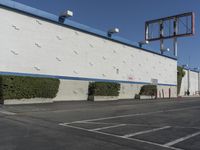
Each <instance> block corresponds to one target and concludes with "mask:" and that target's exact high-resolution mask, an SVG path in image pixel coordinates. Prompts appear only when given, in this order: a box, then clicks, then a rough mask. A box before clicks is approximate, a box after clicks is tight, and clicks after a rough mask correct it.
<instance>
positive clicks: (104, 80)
mask: <svg viewBox="0 0 200 150" xmlns="http://www.w3.org/2000/svg"><path fill="white" fill-rule="evenodd" d="M0 75H13V76H26V77H27V76H28V77H40V78H54V79H63V80H77V81H96V82H117V83H128V84H151V83H150V82H135V81H125V80H110V79H98V78H85V77H70V76H58V75H45V74H30V73H18V72H2V71H0ZM158 85H161V86H177V85H175V84H163V83H159V84H158Z"/></svg>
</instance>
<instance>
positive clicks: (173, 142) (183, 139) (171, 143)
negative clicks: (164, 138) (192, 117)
mask: <svg viewBox="0 0 200 150" xmlns="http://www.w3.org/2000/svg"><path fill="white" fill-rule="evenodd" d="M197 135H200V132H197V133H194V134H191V135H188V136H185V137H182V138H180V139H176V140H174V141H172V142H169V143H166V144H165V146H173V145H175V144H178V143H180V142H183V141H185V140H188V139H190V138H193V137H195V136H197Z"/></svg>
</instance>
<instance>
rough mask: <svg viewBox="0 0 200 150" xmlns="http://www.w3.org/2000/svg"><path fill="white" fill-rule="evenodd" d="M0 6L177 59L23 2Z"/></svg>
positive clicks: (3, 1) (2, 2)
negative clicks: (59, 20)
mask: <svg viewBox="0 0 200 150" xmlns="http://www.w3.org/2000/svg"><path fill="white" fill-rule="evenodd" d="M0 6H2V7H6V8H10V9H12V10H14V11H17V12H21V13H24V14H25V15H29V16H34V17H39V18H41V19H44V20H46V21H49V22H53V23H55V24H57V25H62V26H65V27H70V28H73V29H76V30H79V31H81V32H85V33H88V34H92V35H95V36H98V37H101V38H104V39H107V40H111V41H114V42H117V43H120V44H124V45H127V46H130V47H133V48H137V49H140V50H143V51H146V52H149V53H153V54H156V55H159V56H162V57H166V58H169V59H173V60H177V57H174V56H169V55H161V54H160V53H158V52H156V51H155V50H153V49H150V48H148V49H145V48H140V47H138V43H136V42H132V41H130V40H127V39H125V38H122V37H118V36H112V37H111V38H110V37H108V36H107V33H106V32H103V31H101V30H98V29H94V28H91V27H89V26H86V25H83V24H80V23H77V22H74V21H71V20H65V22H64V24H61V23H59V22H58V16H56V15H53V14H50V13H48V12H45V11H42V10H39V9H36V8H32V7H30V6H26V5H24V4H21V3H18V2H15V1H11V0H0Z"/></svg>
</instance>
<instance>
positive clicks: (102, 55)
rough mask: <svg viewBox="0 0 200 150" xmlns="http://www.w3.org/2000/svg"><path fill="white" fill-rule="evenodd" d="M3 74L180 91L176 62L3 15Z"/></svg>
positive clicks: (3, 12) (8, 13)
mask: <svg viewBox="0 0 200 150" xmlns="http://www.w3.org/2000/svg"><path fill="white" fill-rule="evenodd" d="M0 17H1V24H0V41H1V45H0V51H1V56H0V63H1V65H0V71H2V72H19V73H31V74H44V75H59V76H67V77H81V78H82V77H84V78H95V79H108V80H123V81H134V82H148V83H150V82H151V79H152V78H153V79H158V82H159V83H162V84H173V85H176V75H175V74H176V65H177V62H176V60H172V59H169V58H166V57H162V56H160V55H157V54H153V53H149V52H146V51H143V50H140V49H138V48H133V47H129V46H125V45H122V44H119V43H117V42H113V41H110V40H106V39H102V38H100V37H97V36H93V35H90V34H86V33H83V32H80V31H75V30H73V29H70V28H67V27H63V26H59V25H56V24H53V23H50V22H47V21H43V20H40V19H36V18H33V17H30V16H26V15H23V14H19V13H16V12H13V11H10V10H6V9H3V8H1V9H0Z"/></svg>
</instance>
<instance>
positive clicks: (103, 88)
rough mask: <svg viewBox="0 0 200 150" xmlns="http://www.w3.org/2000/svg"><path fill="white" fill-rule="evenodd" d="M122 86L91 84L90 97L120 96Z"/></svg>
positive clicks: (106, 83) (104, 83) (117, 84)
mask: <svg viewBox="0 0 200 150" xmlns="http://www.w3.org/2000/svg"><path fill="white" fill-rule="evenodd" d="M119 90H120V84H119V83H109V82H91V83H90V84H89V91H88V95H89V96H119Z"/></svg>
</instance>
